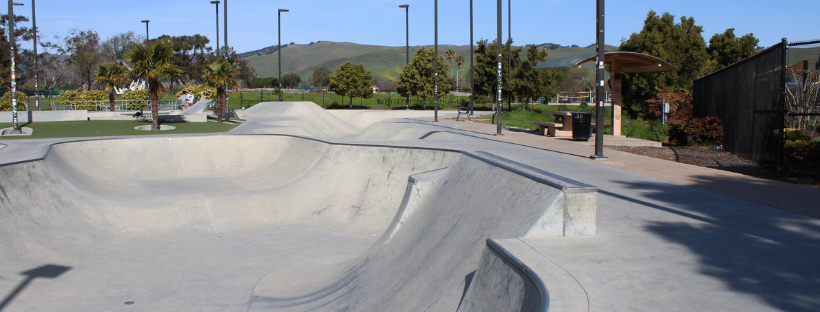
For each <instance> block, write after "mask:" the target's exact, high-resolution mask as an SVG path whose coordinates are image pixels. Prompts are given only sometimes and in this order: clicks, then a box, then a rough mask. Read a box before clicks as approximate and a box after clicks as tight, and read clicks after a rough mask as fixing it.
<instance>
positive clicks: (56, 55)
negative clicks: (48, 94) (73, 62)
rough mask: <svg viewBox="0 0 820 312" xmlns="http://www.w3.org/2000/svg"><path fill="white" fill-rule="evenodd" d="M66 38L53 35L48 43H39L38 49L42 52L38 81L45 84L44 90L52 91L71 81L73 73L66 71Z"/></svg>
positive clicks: (67, 53) (67, 52)
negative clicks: (40, 80)
mask: <svg viewBox="0 0 820 312" xmlns="http://www.w3.org/2000/svg"><path fill="white" fill-rule="evenodd" d="M67 41H68V37H67V36H66V37H60V36H59V35H57V34H55V35H54V37H53V38H52V40H50V41H41V42H40V47H42V48H43V50H42V51H43V52H42V53H41V54H40V57H41V60H42V61H41V62H40V70H41V74H40V79H43V80H44V82H45V89H47V90H54V88H56V87H58V86H62V85H64V84H65V83H67V82H68V81H70V80H71V79H72V77H73V76H74V73H73V72H71V71H67V70H66V69H67V68H68V66H69V64H68V56H69V51H68V44H67Z"/></svg>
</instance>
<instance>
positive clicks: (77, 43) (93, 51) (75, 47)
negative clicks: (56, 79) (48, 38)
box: [67, 29, 102, 90]
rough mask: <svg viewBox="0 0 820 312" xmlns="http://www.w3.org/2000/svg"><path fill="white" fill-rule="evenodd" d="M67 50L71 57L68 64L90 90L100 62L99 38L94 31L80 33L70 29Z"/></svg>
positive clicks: (100, 48)
mask: <svg viewBox="0 0 820 312" xmlns="http://www.w3.org/2000/svg"><path fill="white" fill-rule="evenodd" d="M67 44H68V49H69V52H70V53H71V56H69V57H68V62H69V64H71V65H72V66H73V67H74V68H75V69H76V70H77V72H78V73H80V75H82V76H83V77H84V78H85V79H84V81H85V82H87V86H88V89H89V90H91V81H92V79H93V78H94V77H93V76H94V73H95V72H96V71H95V69H96V68H97V66H98V65H99V64H100V62H101V61H102V46H101V45H100V36H99V35H98V34H97V32H96V31H94V30H84V31H80V30H77V29H72V30H71V31H69V36H68V41H67Z"/></svg>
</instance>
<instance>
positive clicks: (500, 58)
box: [495, 0, 504, 135]
mask: <svg viewBox="0 0 820 312" xmlns="http://www.w3.org/2000/svg"><path fill="white" fill-rule="evenodd" d="M501 16H502V14H501V0H498V27H497V28H498V39H496V40H497V41H496V45H495V47H496V52H497V53H498V56H497V57H496V61H497V62H498V85H497V86H496V90H497V92H496V99H495V102H496V108H495V114H496V115H497V116H498V120H497V127H496V128H497V129H498V132H497V133H496V134H495V135H504V134H503V133H501V128H502V126H501V105H504V103H503V102H502V100H501V83H502V80H501V79H502V76H503V74H502V73H501V63H502V62H503V61H504V57H503V56H502V53H501V39H502V38H501Z"/></svg>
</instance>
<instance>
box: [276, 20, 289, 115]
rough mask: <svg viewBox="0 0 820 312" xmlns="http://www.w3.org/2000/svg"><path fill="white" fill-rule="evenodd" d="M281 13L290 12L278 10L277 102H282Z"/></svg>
mask: <svg viewBox="0 0 820 312" xmlns="http://www.w3.org/2000/svg"><path fill="white" fill-rule="evenodd" d="M282 12H290V10H285V9H279V18H278V22H279V45H278V46H277V47H278V49H277V50H279V102H282Z"/></svg>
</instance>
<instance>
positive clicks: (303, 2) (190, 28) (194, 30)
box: [15, 0, 820, 52]
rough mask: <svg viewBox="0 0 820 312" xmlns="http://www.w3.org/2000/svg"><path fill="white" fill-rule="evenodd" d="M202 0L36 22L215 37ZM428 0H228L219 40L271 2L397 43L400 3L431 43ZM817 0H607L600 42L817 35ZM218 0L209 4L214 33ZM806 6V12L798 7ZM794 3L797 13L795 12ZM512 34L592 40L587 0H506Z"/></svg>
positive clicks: (443, 11)
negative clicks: (683, 25) (649, 36)
mask: <svg viewBox="0 0 820 312" xmlns="http://www.w3.org/2000/svg"><path fill="white" fill-rule="evenodd" d="M17 1H18V2H23V3H24V4H25V6H22V7H20V6H17V7H15V14H22V15H27V16H29V17H30V16H31V1H28V0H17ZM209 2H210V1H209V0H197V1H190V0H165V1H159V0H139V1H110V0H107V1H98V0H85V1H65V0H39V1H36V4H37V26H38V28H39V29H40V31H41V34H42V36H43V37H49V36H51V34H54V33H57V34H60V35H64V34H65V33H67V32H68V30H69V29H71V28H78V29H80V30H87V29H94V30H95V31H97V32H98V33H99V34H100V37H101V38H102V39H105V38H108V37H110V36H112V35H114V34H116V33H121V32H127V31H134V32H137V33H138V34H144V33H145V24H143V23H140V20H143V19H148V20H151V23H150V34H151V37H152V38H155V37H157V36H159V35H162V34H168V35H175V36H178V35H193V34H202V35H205V36H208V37H209V38H211V40H212V42H213V39H214V37H215V32H216V29H215V28H216V27H215V25H214V23H215V15H216V13H215V10H214V5H213V4H210V3H209ZM438 2H439V4H438V6H439V7H438V12H439V13H438V15H439V44H457V45H466V44H469V38H470V30H469V1H468V0H441V1H438ZM433 3H434V1H433V0H396V1H392V0H391V1H384V0H367V1H365V0H350V1H341V0H297V1H276V0H229V1H228V13H229V15H228V23H229V24H228V30H229V33H228V39H229V44H230V45H231V46H234V47H235V48H236V50H237V51H239V52H246V51H251V50H255V49H259V48H263V47H267V46H271V45H275V44H276V40H277V37H276V31H277V23H276V22H277V18H276V17H277V16H276V11H277V9H278V8H284V9H289V10H291V11H290V12H288V13H283V14H282V43H289V42H295V43H310V42H313V41H320V40H321V41H343V42H355V43H360V44H374V45H388V46H403V45H404V44H405V14H404V9H401V8H399V7H398V6H399V5H401V4H409V5H410V45H428V44H433V42H434V31H433V12H434V10H433V8H434V5H433ZM503 3H504V13H503V14H504V37H505V39H504V40H506V36H507V20H506V18H507V6H506V4H507V0H503ZM816 8H817V0H793V1H789V2H788V5H778V4H777V2H775V1H771V0H767V1H763V0H746V1H736V0H688V1H669V0H632V1H614V0H610V1H607V12H606V13H607V19H606V27H607V29H606V41H607V42H606V43H607V44H611V45H618V44H620V41H621V39H622V38H628V37H629V35H630V34H632V33H634V32H639V31H640V30H641V27H642V26H643V20H644V19H645V18H646V14H647V13H648V12H649V10H650V9H652V10H655V11H656V12H658V13H663V12H669V13H671V14H673V15H675V16H676V18H680V17H681V16H691V17H694V18H695V23H696V24H697V25H700V26H703V30H704V32H703V36H704V38H705V39H706V40H707V41H708V40H709V38H711V36H712V35H714V34H715V33H722V32H723V31H724V30H726V29H727V28H735V34H738V35H742V34H747V33H754V35H755V36H756V37H757V38H759V39H760V45H762V46H771V45H773V44H775V43H777V42H779V41H780V39H781V38H783V37H786V38H788V39H789V40H790V41H802V40H810V39H820V31H818V29H820V19H818V18H817V17H816V16H813V15H811V14H813V13H812V12H815V11H816ZM222 10H223V5H222V4H220V5H219V15H220V16H219V19H220V40H223V39H224V38H222V37H223V36H222V32H223V30H222V26H221V25H222V22H223V21H222V18H223V14H224V13H223V11H222ZM806 10H808V11H806ZM802 12H807V13H805V14H802ZM474 19H475V25H474V29H475V30H474V32H475V35H474V37H475V39H476V40H479V39H482V38H485V39H486V38H490V39H494V38H495V34H496V30H495V27H496V1H487V0H483V1H482V0H474ZM512 31H513V32H512V36H513V38H514V40H515V42H516V44H528V43H546V42H552V43H558V44H562V45H568V44H578V45H581V46H586V45H589V44H591V43H594V42H595V0H538V1H536V0H513V1H512Z"/></svg>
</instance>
